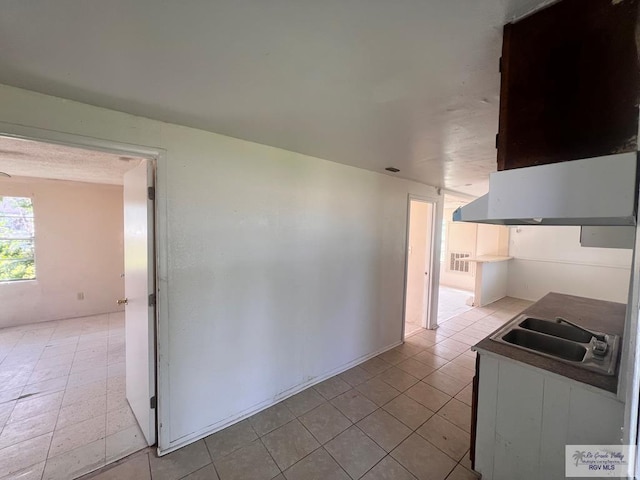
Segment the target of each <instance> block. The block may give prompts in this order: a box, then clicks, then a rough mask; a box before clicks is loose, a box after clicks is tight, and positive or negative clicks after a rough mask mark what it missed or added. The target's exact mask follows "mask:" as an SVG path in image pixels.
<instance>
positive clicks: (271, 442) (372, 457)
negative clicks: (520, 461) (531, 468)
mask: <svg viewBox="0 0 640 480" xmlns="http://www.w3.org/2000/svg"><path fill="white" fill-rule="evenodd" d="M527 305H529V302H525V301H522V300H516V299H512V298H505V299H502V300H500V301H498V302H496V303H494V304H492V305H489V306H487V307H484V308H476V309H473V310H469V311H467V312H464V313H462V314H461V315H459V316H456V317H454V318H451V319H449V320H447V321H445V322H443V323H442V326H441V327H440V328H439V329H438V330H437V331H427V330H425V331H423V332H420V333H419V334H416V335H414V336H412V337H410V338H408V339H407V341H406V342H405V344H403V345H401V346H399V347H396V348H394V349H392V350H390V351H388V352H385V353H383V354H381V355H379V356H378V357H375V358H373V359H371V360H368V361H366V362H364V363H362V364H361V365H359V366H357V367H354V368H352V369H350V370H347V371H346V372H344V373H342V374H340V375H337V376H335V377H332V378H330V379H328V380H326V381H324V382H322V383H320V384H318V385H316V386H314V387H311V388H308V389H306V390H304V391H303V392H301V393H299V394H297V395H295V396H293V397H291V398H288V399H287V400H284V401H282V402H280V403H278V404H277V405H275V406H273V407H271V408H268V409H267V410H264V411H263V412H260V413H258V414H256V415H254V416H252V417H250V418H248V419H246V420H244V421H242V422H240V423H238V424H236V425H233V426H231V427H229V428H226V429H225V430H222V431H221V432H218V433H215V434H213V435H211V436H209V437H207V438H205V439H203V440H200V441H198V442H196V443H194V444H191V445H189V446H187V447H184V448H182V449H180V450H177V451H176V452H173V453H170V454H168V455H165V456H163V457H161V458H158V457H156V455H155V454H154V453H153V451H152V450H150V449H148V450H145V451H143V452H141V453H139V454H136V455H134V456H132V457H130V458H127V459H125V460H124V461H122V462H120V463H119V464H118V465H116V466H113V467H110V468H108V469H106V470H104V471H102V472H98V473H97V474H94V475H91V476H89V477H87V478H92V479H94V480H116V479H135V480H149V479H153V480H177V479H189V480H198V479H199V480H204V479H208V480H218V479H220V480H270V479H277V480H285V479H286V480H343V479H344V480H349V479H358V478H362V479H364V480H382V479H393V480H415V479H416V478H417V479H420V480H444V479H447V480H470V479H475V478H476V477H475V475H474V474H473V473H472V472H471V471H470V462H469V456H468V454H469V432H470V427H471V379H472V377H473V375H474V368H475V353H474V352H471V351H470V350H469V346H470V345H472V344H475V343H476V342H477V341H478V340H480V339H482V338H484V337H485V336H486V335H487V334H489V333H491V332H492V331H493V330H495V329H496V328H498V327H499V326H501V325H502V324H504V322H506V321H507V320H508V319H509V318H511V317H513V316H514V315H515V314H516V313H518V312H520V311H521V310H522V309H524V308H525V307H526V306H527Z"/></svg>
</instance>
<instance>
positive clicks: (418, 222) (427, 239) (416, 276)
mask: <svg viewBox="0 0 640 480" xmlns="http://www.w3.org/2000/svg"><path fill="white" fill-rule="evenodd" d="M434 217H435V204H434V203H433V202H429V201H427V200H421V199H417V198H410V199H409V215H408V219H409V221H408V232H407V265H406V287H405V308H404V338H406V337H409V336H411V335H414V334H416V333H418V332H420V331H422V330H423V329H425V328H427V327H428V325H429V312H430V305H431V282H432V275H431V265H432V263H433V262H432V258H433V237H434V228H433V227H434Z"/></svg>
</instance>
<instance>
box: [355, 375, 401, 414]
mask: <svg viewBox="0 0 640 480" xmlns="http://www.w3.org/2000/svg"><path fill="white" fill-rule="evenodd" d="M356 390H358V391H359V392H360V393H362V394H363V395H364V396H365V397H367V398H368V399H369V400H371V401H372V402H373V403H375V404H376V405H378V406H379V407H380V406H382V405H384V404H385V403H387V402H389V401H390V400H392V399H394V398H395V397H397V396H398V395H400V392H399V391H398V390H396V389H395V388H393V387H392V386H391V385H389V384H387V383H385V382H383V381H382V380H380V379H378V378H372V379H371V380H368V381H366V382H364V383H362V384H360V385H358V386H357V387H356Z"/></svg>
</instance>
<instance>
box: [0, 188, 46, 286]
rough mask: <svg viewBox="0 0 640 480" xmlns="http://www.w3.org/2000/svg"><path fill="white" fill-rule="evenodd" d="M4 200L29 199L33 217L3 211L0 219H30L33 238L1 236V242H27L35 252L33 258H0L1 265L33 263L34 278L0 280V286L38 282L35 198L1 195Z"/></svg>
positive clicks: (0, 197) (0, 211)
mask: <svg viewBox="0 0 640 480" xmlns="http://www.w3.org/2000/svg"><path fill="white" fill-rule="evenodd" d="M4 198H17V199H27V200H29V202H30V204H31V215H30V216H25V215H19V214H18V215H16V214H7V213H5V212H3V211H2V210H0V219H3V218H28V219H30V220H31V229H32V232H33V234H32V236H31V237H11V236H8V237H5V236H0V242H11V241H18V242H25V243H29V244H30V246H31V251H32V252H33V253H32V254H31V256H28V257H21V258H15V259H13V258H4V259H3V258H0V265H2V264H7V263H9V264H10V263H24V262H29V261H31V262H33V276H32V277H28V278H24V277H22V278H0V284H3V283H14V282H33V281H36V280H37V268H36V228H35V209H34V205H33V196H31V195H24V194H23V195H20V194H9V195H0V199H4Z"/></svg>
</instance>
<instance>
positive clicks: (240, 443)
mask: <svg viewBox="0 0 640 480" xmlns="http://www.w3.org/2000/svg"><path fill="white" fill-rule="evenodd" d="M257 438H258V435H257V434H256V432H255V431H254V430H253V427H252V426H251V424H250V423H249V420H243V421H241V422H239V423H236V424H235V425H231V426H230V427H227V428H225V429H224V430H221V431H219V432H217V433H214V434H213V435H209V436H208V437H207V438H205V439H204V441H205V443H206V445H207V448H208V449H209V453H210V454H211V458H218V457H224V456H225V455H228V454H230V453H232V452H234V451H236V450H238V449H239V448H242V447H244V446H246V445H249V444H250V443H252V442H253V441H254V440H256V439H257Z"/></svg>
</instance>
